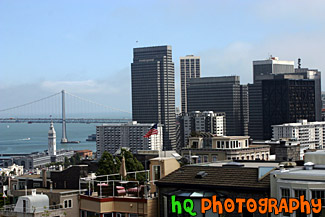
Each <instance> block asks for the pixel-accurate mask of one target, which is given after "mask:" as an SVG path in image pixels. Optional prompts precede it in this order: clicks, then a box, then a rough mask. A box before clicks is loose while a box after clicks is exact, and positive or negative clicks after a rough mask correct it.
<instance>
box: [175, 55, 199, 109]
mask: <svg viewBox="0 0 325 217" xmlns="http://www.w3.org/2000/svg"><path fill="white" fill-rule="evenodd" d="M180 75H181V105H182V114H185V113H187V88H188V85H189V83H190V79H191V78H199V77H200V76H201V67H200V57H196V56H193V55H187V56H186V57H181V58H180Z"/></svg>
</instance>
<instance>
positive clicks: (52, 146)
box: [48, 122, 56, 156]
mask: <svg viewBox="0 0 325 217" xmlns="http://www.w3.org/2000/svg"><path fill="white" fill-rule="evenodd" d="M48 138H49V142H48V152H49V155H50V156H55V155H56V132H55V129H54V126H53V122H51V125H50V130H49V133H48Z"/></svg>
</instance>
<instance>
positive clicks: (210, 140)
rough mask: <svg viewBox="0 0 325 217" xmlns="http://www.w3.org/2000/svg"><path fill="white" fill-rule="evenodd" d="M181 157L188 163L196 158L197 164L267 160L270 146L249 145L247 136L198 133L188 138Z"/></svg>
mask: <svg viewBox="0 0 325 217" xmlns="http://www.w3.org/2000/svg"><path fill="white" fill-rule="evenodd" d="M181 153H182V156H183V157H185V158H187V159H188V160H189V161H191V162H192V161H193V160H192V156H196V157H197V161H196V162H197V163H206V162H216V161H220V160H269V157H270V146H268V145H250V144H249V136H215V135H213V134H211V133H200V134H198V135H197V136H193V137H190V138H189V145H188V147H187V148H183V149H182V151H181Z"/></svg>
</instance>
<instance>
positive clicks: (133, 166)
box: [121, 149, 146, 181]
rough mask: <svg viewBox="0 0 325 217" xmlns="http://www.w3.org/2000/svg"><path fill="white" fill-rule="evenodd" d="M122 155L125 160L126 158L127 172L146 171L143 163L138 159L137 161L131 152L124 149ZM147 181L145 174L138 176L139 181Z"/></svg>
mask: <svg viewBox="0 0 325 217" xmlns="http://www.w3.org/2000/svg"><path fill="white" fill-rule="evenodd" d="M121 155H122V156H124V158H125V167H126V172H134V171H141V170H144V167H143V165H142V163H140V162H139V161H138V159H136V158H135V157H134V156H133V154H132V153H131V152H130V151H128V150H126V149H122V150H121ZM129 178H130V177H129ZM145 179H146V177H145V173H141V174H140V173H139V174H137V180H138V181H145Z"/></svg>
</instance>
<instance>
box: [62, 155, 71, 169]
mask: <svg viewBox="0 0 325 217" xmlns="http://www.w3.org/2000/svg"><path fill="white" fill-rule="evenodd" d="M63 165H64V168H67V167H68V166H70V161H69V158H68V157H64V163H63Z"/></svg>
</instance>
